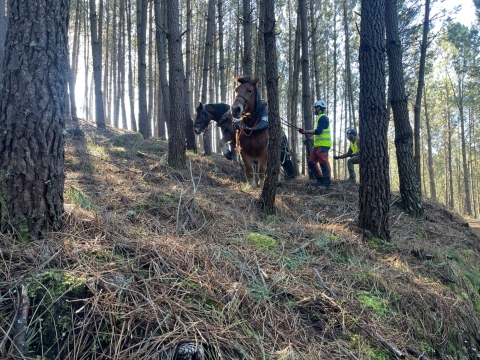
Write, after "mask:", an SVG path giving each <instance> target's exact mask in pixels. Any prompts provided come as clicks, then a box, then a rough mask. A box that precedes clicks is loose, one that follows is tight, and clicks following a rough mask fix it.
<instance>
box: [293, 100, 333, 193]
mask: <svg viewBox="0 0 480 360" xmlns="http://www.w3.org/2000/svg"><path fill="white" fill-rule="evenodd" d="M326 108H327V103H326V102H325V101H323V100H318V101H317V102H315V105H314V111H315V116H316V124H315V126H316V127H315V129H312V130H305V129H299V130H298V131H299V132H300V134H313V149H312V152H311V153H310V158H309V159H308V168H309V169H310V171H311V172H312V174H313V176H315V178H316V179H317V182H316V183H315V186H321V187H327V188H328V187H329V186H330V163H329V162H328V151H329V150H330V148H331V147H332V139H331V137H330V120H329V119H328V116H327V115H326V114H325V109H326ZM317 163H318V164H320V169H321V172H319V169H318V166H317Z"/></svg>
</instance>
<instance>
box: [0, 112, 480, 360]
mask: <svg viewBox="0 0 480 360" xmlns="http://www.w3.org/2000/svg"><path fill="white" fill-rule="evenodd" d="M67 130H68V135H67V141H66V150H65V172H66V182H65V210H66V214H65V226H64V228H63V229H62V230H61V231H57V232H52V233H48V234H46V235H45V238H44V239H42V240H36V241H32V242H30V243H22V242H19V241H17V240H15V238H14V237H13V236H10V235H9V236H7V235H3V236H2V237H0V255H1V257H2V259H3V261H1V262H0V338H1V339H5V341H2V340H0V358H2V359H9V358H13V357H12V356H13V355H12V354H13V346H12V343H11V341H10V339H12V338H13V337H15V335H14V334H15V332H16V330H15V329H14V328H13V327H11V326H10V325H11V324H12V323H17V321H16V320H17V319H18V316H19V315H18V314H19V313H22V311H23V312H24V313H28V323H27V324H28V327H27V329H26V332H25V334H26V348H27V350H26V351H25V352H24V354H25V357H26V358H28V359H37V358H41V359H71V360H78V359H174V354H175V353H177V359H180V357H179V356H178V353H179V352H181V351H183V350H186V349H187V348H188V347H189V346H191V347H193V349H194V350H195V349H196V351H197V352H199V353H200V352H203V354H204V356H205V357H204V359H224V360H227V359H228V360H230V359H249V360H260V359H292V360H293V359H299V360H305V359H353V360H354V359H363V360H367V359H375V360H387V359H396V358H399V357H400V358H401V357H403V358H407V359H423V360H425V359H452V360H453V359H466V360H468V359H479V358H480V356H479V354H480V246H479V237H478V235H476V234H475V233H474V232H473V231H472V230H473V228H471V227H470V226H469V225H468V223H467V222H466V220H465V219H464V218H462V217H461V216H459V215H458V214H455V213H453V212H451V211H448V210H446V209H445V208H444V207H443V206H442V205H440V204H438V203H433V202H430V201H425V211H426V218H425V219H423V220H419V219H414V218H411V217H409V216H408V215H406V214H405V213H404V212H403V211H402V209H401V207H400V201H399V200H400V197H399V195H398V194H392V198H391V212H390V221H391V228H392V231H391V236H392V239H391V241H390V242H385V241H382V240H381V239H378V238H375V237H368V236H366V235H365V234H363V232H362V231H361V230H360V229H359V228H358V227H357V226H356V220H357V217H358V211H359V210H358V184H351V183H348V182H346V181H341V180H333V184H332V186H331V187H330V188H329V189H323V188H322V189H317V188H315V187H314V186H312V185H311V183H310V181H309V180H308V179H307V178H305V177H300V178H298V179H295V180H290V181H288V182H285V183H284V184H283V186H282V187H281V188H278V192H277V198H276V208H277V212H276V214H275V215H271V216H264V215H262V213H261V212H259V210H258V208H257V200H258V198H259V195H260V193H261V190H260V189H252V188H251V187H250V186H249V185H247V184H245V182H244V175H243V173H242V170H241V168H240V165H239V164H238V163H235V162H232V161H228V160H226V159H225V158H223V157H222V156H220V155H212V156H201V155H198V154H194V153H188V154H187V169H186V170H181V171H180V170H176V169H172V168H170V167H169V166H168V165H167V162H166V159H167V155H166V153H167V150H168V144H167V143H166V142H165V141H161V140H156V139H149V140H143V138H142V137H141V135H139V134H134V133H129V132H127V131H122V130H117V129H112V128H109V129H107V130H105V131H101V130H98V129H96V128H95V127H94V126H92V125H91V124H88V123H86V122H84V121H80V123H79V124H74V123H71V122H70V123H68V127H67ZM22 287H23V288H24V289H25V290H28V299H27V300H28V301H27V302H24V303H23V305H20V304H21V301H20V300H21V297H20V296H19V291H18V290H19V289H21V288H22ZM24 330H25V329H24ZM2 353H3V354H2ZM412 354H415V355H412ZM198 358H199V359H200V358H202V357H198ZM182 359H183V358H182ZM188 359H190V358H188ZM192 359H193V358H192ZM202 359H203V358H202Z"/></svg>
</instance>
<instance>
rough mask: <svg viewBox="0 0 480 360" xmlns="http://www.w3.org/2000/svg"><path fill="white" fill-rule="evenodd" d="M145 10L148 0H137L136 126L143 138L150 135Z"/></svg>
mask: <svg viewBox="0 0 480 360" xmlns="http://www.w3.org/2000/svg"><path fill="white" fill-rule="evenodd" d="M147 10H148V0H138V1H137V34H138V128H139V131H140V133H141V134H142V135H143V137H144V138H148V137H150V135H151V132H150V123H149V121H148V114H147V63H146V58H145V52H146V50H147V47H146V45H147V44H146V42H147ZM182 77H183V76H182Z"/></svg>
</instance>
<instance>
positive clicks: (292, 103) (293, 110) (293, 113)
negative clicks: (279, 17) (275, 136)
mask: <svg viewBox="0 0 480 360" xmlns="http://www.w3.org/2000/svg"><path fill="white" fill-rule="evenodd" d="M296 14H297V16H296V20H297V25H296V27H295V40H294V42H293V60H292V61H290V62H289V63H290V64H292V66H290V68H293V71H292V76H291V79H292V80H291V81H289V83H291V85H290V95H289V99H288V102H289V109H290V118H289V122H290V123H291V124H292V127H291V128H290V130H291V131H290V142H291V144H292V147H291V151H292V157H293V161H294V164H295V176H297V175H299V170H298V165H297V164H298V150H299V149H298V133H297V129H296V128H297V127H298V121H297V117H298V113H297V109H298V106H297V105H298V78H299V72H300V26H299V22H300V16H299V14H298V12H297V13H296ZM289 18H290V17H289ZM291 31H292V28H291V27H290V31H289V33H290V32H291ZM290 52H291V51H290ZM302 136H303V135H302ZM302 148H303V147H302ZM302 165H303V166H302V169H304V168H305V164H302ZM302 173H303V172H302Z"/></svg>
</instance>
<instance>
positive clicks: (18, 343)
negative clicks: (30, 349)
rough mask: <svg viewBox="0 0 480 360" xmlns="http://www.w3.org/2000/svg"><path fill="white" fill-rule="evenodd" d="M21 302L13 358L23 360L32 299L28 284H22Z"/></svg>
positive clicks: (18, 310) (15, 327) (14, 338)
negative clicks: (29, 296)
mask: <svg viewBox="0 0 480 360" xmlns="http://www.w3.org/2000/svg"><path fill="white" fill-rule="evenodd" d="M20 297H21V302H20V306H19V307H18V309H17V314H16V321H15V325H14V329H15V330H14V332H13V346H14V349H13V358H14V359H15V360H22V359H24V358H25V341H26V335H27V325H28V322H27V318H28V308H29V305H30V299H29V298H28V285H22V294H21V295H20Z"/></svg>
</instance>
